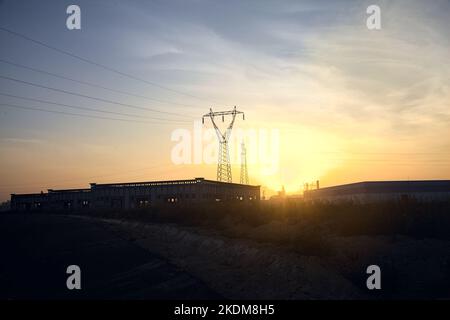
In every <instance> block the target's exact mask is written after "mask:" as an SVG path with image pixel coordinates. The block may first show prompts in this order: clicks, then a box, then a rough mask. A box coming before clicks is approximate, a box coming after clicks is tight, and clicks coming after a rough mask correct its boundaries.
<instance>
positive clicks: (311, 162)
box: [0, 0, 450, 201]
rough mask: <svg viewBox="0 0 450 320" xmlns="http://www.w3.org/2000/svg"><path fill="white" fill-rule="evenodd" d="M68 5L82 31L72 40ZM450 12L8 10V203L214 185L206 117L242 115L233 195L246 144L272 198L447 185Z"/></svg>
mask: <svg viewBox="0 0 450 320" xmlns="http://www.w3.org/2000/svg"><path fill="white" fill-rule="evenodd" d="M71 4H77V5H78V6H79V7H80V9H81V29H80V30H69V29H68V28H67V27H66V19H67V17H68V14H67V13H66V8H67V7H68V6H69V5H71ZM372 4H375V5H378V6H379V7H380V9H381V11H380V13H381V15H380V16H381V29H380V30H369V29H368V28H367V25H366V20H367V18H368V16H369V15H368V14H367V13H366V9H367V7H368V6H369V5H372ZM449 14H450V1H448V0H447V1H444V0H436V1H410V0H408V1H401V0H395V1H393V0H391V1H375V0H371V1H325V0H322V1H317V0H315V1H312V0H311V1H293V0H292V1H267V0H266V1H264V0H258V1H257V0H249V1H234V0H231V1H206V0H179V1H167V0H165V1H163V0H161V1H118V0H108V1H106V0H104V1H100V0H91V1H61V0H55V1H12V0H3V1H0V27H1V28H6V29H7V30H10V31H13V32H16V33H18V34H20V35H24V36H26V37H28V40H27V39H24V38H23V37H20V36H17V34H16V35H14V34H12V33H11V32H7V31H5V30H1V29H0V43H1V46H0V201H4V200H6V199H8V198H9V195H10V193H28V192H40V191H41V190H43V191H45V190H46V189H48V188H53V189H58V188H79V187H88V186H89V183H91V182H98V183H100V182H119V181H150V180H161V179H191V178H193V177H205V178H208V179H215V178H216V162H215V161H214V159H215V157H216V156H217V154H215V153H214V152H216V153H217V139H216V137H215V136H214V132H212V131H211V128H212V124H211V121H209V119H208V118H207V119H206V120H205V124H204V125H202V123H201V118H202V115H204V114H206V113H208V112H209V109H210V108H212V109H213V110H214V111H223V110H231V109H232V108H233V106H237V109H238V110H240V111H243V112H245V120H243V119H242V118H241V117H237V118H236V121H235V124H234V128H233V133H240V134H243V136H244V138H242V136H239V135H238V134H234V136H233V138H232V139H231V142H230V148H232V150H234V151H233V152H232V155H231V158H232V160H233V161H232V164H233V166H232V169H233V181H235V182H239V172H240V153H239V148H238V146H239V145H240V142H241V141H242V139H244V141H245V143H246V145H247V153H248V154H247V158H248V159H249V161H248V162H249V164H248V172H249V177H250V183H252V184H260V185H262V186H263V189H264V190H266V191H267V192H268V193H271V192H272V193H273V192H275V191H276V190H280V189H281V188H282V186H284V187H285V189H286V191H287V192H290V193H297V192H301V191H302V190H303V187H304V184H305V183H309V182H313V181H316V180H319V181H320V184H321V186H330V185H336V184H341V183H349V182H357V181H365V180H414V179H450V37H449V31H448V30H450V20H449V19H448V16H449ZM29 39H33V40H36V41H39V42H40V43H44V44H45V45H47V47H46V46H45V45H40V44H38V43H36V42H33V41H31V40H29ZM48 46H50V47H52V48H56V49H58V50H62V51H64V52H66V53H69V54H63V53H62V52H61V51H57V50H53V49H50V48H49V47H48ZM77 57H78V58H77ZM79 57H81V58H83V59H85V60H82V59H79ZM86 60H87V61H89V62H87V61H86ZM92 62H93V63H92ZM99 64H100V65H99ZM30 68H31V69H30ZM36 70H40V71H36ZM55 74H56V75H57V76H58V77H56V76H54V75H55ZM5 77H6V78H5ZM12 79H13V80H12ZM69 79H70V80H69ZM73 80H75V81H73ZM86 83H89V84H86ZM92 84H93V85H94V86H93V85H92ZM48 88H52V89H48ZM55 89H56V90H55ZM27 99H28V100H27ZM29 99H34V100H29ZM36 100H40V101H36ZM68 105H69V106H71V107H68ZM74 107H75V108H74ZM80 108H81V109H80ZM36 109H38V110H36ZM43 110H44V111H43ZM224 120H225V122H223V123H222V121H221V119H220V118H217V123H218V125H220V126H221V129H222V130H223V129H224V128H225V127H226V125H228V122H229V121H230V118H229V117H227V118H226V119H224ZM224 126H225V127H224ZM196 130H197V131H196ZM198 130H200V131H201V132H200V133H199V134H198ZM196 132H197V133H196ZM208 132H209V134H208ZM211 132H212V134H211ZM180 137H183V138H180ZM198 137H200V138H198ZM177 139H178V140H177ZM199 139H200V140H199ZM179 150H181V152H182V155H181V156H180V154H177V152H178V151H179ZM189 150H190V151H189ZM198 150H200V151H198ZM203 152H205V153H203ZM208 152H209V153H208ZM198 154H200V158H198V157H197V156H198ZM196 155H197V156H196ZM177 156H178V158H177ZM196 157H197V158H196ZM180 158H181V159H182V160H183V161H180ZM206 158H207V159H206ZM177 159H178V160H177Z"/></svg>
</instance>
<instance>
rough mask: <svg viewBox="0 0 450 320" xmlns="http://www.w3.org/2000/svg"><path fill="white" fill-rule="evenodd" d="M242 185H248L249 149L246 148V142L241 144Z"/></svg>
mask: <svg viewBox="0 0 450 320" xmlns="http://www.w3.org/2000/svg"><path fill="white" fill-rule="evenodd" d="M240 183H241V184H248V171H247V149H246V148H245V144H244V141H242V143H241V181H240Z"/></svg>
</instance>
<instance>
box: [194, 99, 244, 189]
mask: <svg viewBox="0 0 450 320" xmlns="http://www.w3.org/2000/svg"><path fill="white" fill-rule="evenodd" d="M237 114H242V120H245V115H244V113H243V112H241V111H237V110H236V106H235V107H234V109H233V110H231V111H219V112H213V111H212V108H210V109H209V113H207V114H205V115H203V117H202V123H205V118H207V117H209V118H210V119H211V122H212V124H213V126H214V129H215V130H216V134H217V139H219V161H218V163H217V181H223V182H233V179H232V177H231V163H230V153H229V149H228V139H229V137H230V135H231V129H233V125H234V120H235V119H236V115H237ZM227 115H231V122H230V124H229V125H228V127H227V129H226V131H225V132H224V133H222V131H220V129H219V127H218V126H217V124H216V122H215V121H214V117H220V116H221V117H222V122H224V121H225V116H227Z"/></svg>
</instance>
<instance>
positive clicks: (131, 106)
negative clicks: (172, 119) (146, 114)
mask: <svg viewBox="0 0 450 320" xmlns="http://www.w3.org/2000/svg"><path fill="white" fill-rule="evenodd" d="M0 78H1V79H6V80H9V81H14V82H19V83H23V84H26V85H29V86H33V87H38V88H43V89H47V90H52V91H56V92H61V93H65V94H70V95H73V96H78V97H82V98H87V99H92V100H97V101H101V102H106V103H111V104H116V105H120V106H123V107H127V108H133V109H139V110H146V111H151V112H158V113H164V114H168V115H175V116H182V117H186V116H185V115H182V114H179V113H173V112H166V111H160V110H155V109H151V108H146V107H141V106H136V105H132V104H126V103H121V102H117V101H113V100H108V99H103V98H98V97H92V96H88V95H85V94H81V93H77V92H71V91H67V90H63V89H58V88H53V87H48V86H44V85H40V84H37V83H33V82H29V81H24V80H20V79H16V78H11V77H5V76H0ZM159 120H168V119H159Z"/></svg>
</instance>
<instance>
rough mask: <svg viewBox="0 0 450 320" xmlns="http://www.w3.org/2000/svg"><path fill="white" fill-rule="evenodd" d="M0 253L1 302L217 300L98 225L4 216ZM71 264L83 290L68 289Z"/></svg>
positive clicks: (49, 217) (70, 219) (200, 285)
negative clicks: (19, 300)
mask: <svg viewBox="0 0 450 320" xmlns="http://www.w3.org/2000/svg"><path fill="white" fill-rule="evenodd" d="M0 254H1V255H0V299H209V298H219V296H218V295H217V294H216V293H215V292H213V291H212V290H210V289H209V288H207V287H206V286H205V285H204V284H203V283H202V282H201V281H199V280H198V279H195V278H193V277H192V276H190V275H189V274H187V273H185V272H183V271H181V270H179V269H177V268H176V267H175V266H173V265H171V264H169V263H168V262H166V261H164V260H163V259H161V258H160V257H158V256H156V255H154V254H151V253H149V252H147V251H146V250H144V249H142V248H140V247H138V246H137V245H135V244H134V243H133V242H132V241H131V240H129V239H122V238H120V237H119V236H118V235H117V234H114V233H113V232H112V231H111V230H109V229H107V228H105V227H104V225H103V224H102V223H101V222H93V221H90V220H86V219H79V218H76V217H65V216H55V215H11V214H8V215H5V214H3V215H0ZM72 264H75V265H78V266H80V268H81V286H82V289H81V290H68V289H67V287H66V280H67V277H68V276H69V275H68V274H66V268H67V266H69V265H72Z"/></svg>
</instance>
